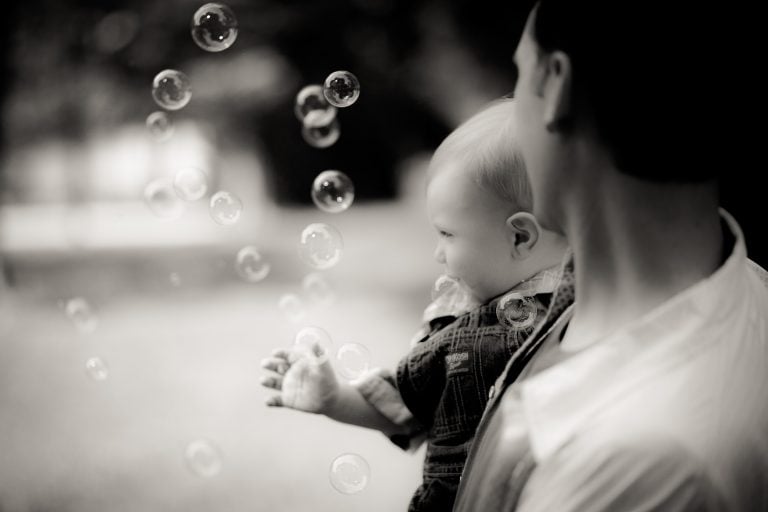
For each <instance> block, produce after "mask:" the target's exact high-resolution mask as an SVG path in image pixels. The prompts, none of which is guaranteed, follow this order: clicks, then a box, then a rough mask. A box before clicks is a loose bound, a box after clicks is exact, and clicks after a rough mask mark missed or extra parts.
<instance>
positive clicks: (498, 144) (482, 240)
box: [427, 100, 564, 302]
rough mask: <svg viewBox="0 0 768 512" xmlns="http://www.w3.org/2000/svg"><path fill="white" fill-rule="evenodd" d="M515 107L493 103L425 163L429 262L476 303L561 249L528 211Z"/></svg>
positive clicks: (549, 261) (507, 286)
mask: <svg viewBox="0 0 768 512" xmlns="http://www.w3.org/2000/svg"><path fill="white" fill-rule="evenodd" d="M513 110H514V103H513V101H512V100H502V101H498V102H495V103H493V104H491V105H490V106H489V107H487V108H486V109H484V110H483V111H481V112H480V113H479V114H477V115H475V116H474V117H472V118H471V119H469V120H468V121H466V122H465V123H464V124H462V125H461V126H460V127H458V128H457V129H456V130H455V131H454V132H452V133H451V134H450V135H449V136H448V137H447V138H446V139H445V140H444V141H443V143H442V144H441V145H440V147H438V149H437V150H436V151H435V154H434V156H433V158H432V161H431V163H430V167H429V175H428V184H427V210H428V215H429V218H430V221H431V222H432V223H433V225H434V226H435V229H436V231H437V232H438V236H439V240H438V244H437V248H436V251H435V259H436V260H437V261H438V262H439V263H441V264H442V265H444V266H445V267H446V272H447V273H448V274H449V275H451V276H452V277H454V278H457V279H458V280H459V281H460V282H461V283H462V284H463V285H464V286H465V287H466V288H467V289H469V291H471V292H472V294H473V295H474V296H475V298H476V299H478V300H479V301H481V302H484V301H487V300H488V299H490V298H493V297H495V296H496V295H499V294H501V293H503V292H505V291H507V290H509V289H510V288H512V287H513V286H515V285H516V284H518V283H519V282H520V281H522V280H524V279H527V278H529V277H531V276H532V275H533V274H535V273H536V272H538V271H539V270H541V269H542V268H545V266H551V265H553V264H555V263H556V262H557V261H558V260H559V259H560V257H561V256H562V250H563V249H564V243H563V242H562V241H558V240H556V237H555V236H554V235H553V234H550V233H546V232H543V231H542V230H541V229H540V228H539V225H538V222H537V221H536V219H535V217H533V215H532V214H531V213H530V211H531V193H530V187H529V185H528V179H527V176H526V173H525V167H524V165H523V161H522V158H521V155H520V152H519V150H518V147H517V143H516V136H515V133H514V129H513V124H512V111H513ZM534 252H535V255H536V257H531V255H532V254H534Z"/></svg>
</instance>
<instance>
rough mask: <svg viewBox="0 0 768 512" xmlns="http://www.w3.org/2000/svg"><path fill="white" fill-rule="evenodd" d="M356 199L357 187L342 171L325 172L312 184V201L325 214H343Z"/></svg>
mask: <svg viewBox="0 0 768 512" xmlns="http://www.w3.org/2000/svg"><path fill="white" fill-rule="evenodd" d="M354 199H355V186H354V185H353V184H352V180H350V179H349V176H347V175H346V174H344V173H343V172H341V171H334V170H329V171H323V172H321V173H320V174H318V175H317V177H316V178H315V181H314V182H313V183H312V201H314V203H315V205H317V207H318V208H320V209H321V210H323V211H324V212H328V213H339V212H343V211H344V210H346V209H347V208H349V205H351V204H352V201H353V200H354Z"/></svg>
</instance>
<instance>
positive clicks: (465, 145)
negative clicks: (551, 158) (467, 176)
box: [427, 98, 533, 212]
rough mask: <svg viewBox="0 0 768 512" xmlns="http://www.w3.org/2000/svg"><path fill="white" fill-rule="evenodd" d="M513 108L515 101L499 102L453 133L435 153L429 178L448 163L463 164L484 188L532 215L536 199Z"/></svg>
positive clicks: (487, 107) (473, 117)
mask: <svg viewBox="0 0 768 512" xmlns="http://www.w3.org/2000/svg"><path fill="white" fill-rule="evenodd" d="M513 108H514V101H513V100H512V99H511V98H503V99H500V100H496V101H494V102H492V103H490V104H489V105H488V106H486V107H485V108H484V109H483V110H481V111H480V112H478V113H477V114H475V115H474V116H472V117H471V118H469V119H468V120H467V121H465V122H464V123H462V124H461V125H460V126H459V127H458V128H456V129H455V130H454V131H453V132H451V133H450V135H448V137H446V138H445V139H444V140H443V142H442V143H441V144H440V146H438V148H437V149H436V150H435V153H434V155H433V156H432V161H431V163H430V166H429V174H428V177H427V179H428V180H430V179H431V178H432V176H433V175H434V173H435V172H436V169H439V168H441V167H443V166H444V165H445V164H452V165H461V166H462V167H463V168H465V169H467V171H468V172H471V173H472V174H473V178H474V181H475V183H477V184H478V186H480V187H481V188H482V189H484V190H487V191H489V192H493V193H494V194H496V195H497V196H499V197H500V198H501V199H502V200H504V201H509V202H510V203H511V206H512V207H513V208H514V209H515V210H517V211H527V212H530V211H531V209H532V206H533V196H532V194H531V186H530V184H529V182H528V175H527V174H526V170H525V164H524V163H523V158H522V155H521V154H520V150H519V147H518V144H517V139H516V137H515V130H514V126H513V123H512V110H513Z"/></svg>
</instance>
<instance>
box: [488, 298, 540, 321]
mask: <svg viewBox="0 0 768 512" xmlns="http://www.w3.org/2000/svg"><path fill="white" fill-rule="evenodd" d="M537 313H538V310H537V307H536V300H535V299H534V298H533V297H530V296H523V295H520V294H518V293H509V294H507V295H504V296H503V297H502V298H501V299H499V302H498V303H497V304H496V316H497V318H498V319H499V322H500V323H501V324H502V325H507V326H509V327H512V328H513V329H528V328H530V327H533V324H534V323H535V322H536V315H537Z"/></svg>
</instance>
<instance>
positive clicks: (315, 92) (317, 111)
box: [293, 85, 336, 128]
mask: <svg viewBox="0 0 768 512" xmlns="http://www.w3.org/2000/svg"><path fill="white" fill-rule="evenodd" d="M293 111H294V112H295V113H296V117H298V118H299V121H301V122H302V123H303V125H304V126H308V127H310V128H312V127H318V126H327V125H328V124H329V123H330V122H331V121H333V120H334V119H335V118H336V107H334V106H333V105H331V104H330V103H328V100H326V99H325V95H324V94H323V87H322V86H321V85H307V86H306V87H304V88H302V89H301V90H300V91H299V93H298V94H297V95H296V103H295V105H294V109H293Z"/></svg>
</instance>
